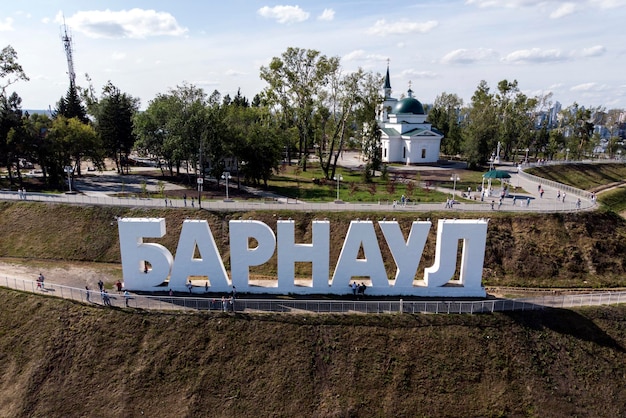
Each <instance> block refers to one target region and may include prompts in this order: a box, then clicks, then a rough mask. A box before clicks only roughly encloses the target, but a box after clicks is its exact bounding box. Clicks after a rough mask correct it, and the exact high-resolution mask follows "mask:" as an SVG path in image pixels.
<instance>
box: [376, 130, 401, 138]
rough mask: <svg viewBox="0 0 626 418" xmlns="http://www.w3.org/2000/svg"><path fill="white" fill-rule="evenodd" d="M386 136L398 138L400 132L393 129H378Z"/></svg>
mask: <svg viewBox="0 0 626 418" xmlns="http://www.w3.org/2000/svg"><path fill="white" fill-rule="evenodd" d="M380 130H381V131H383V132H384V133H385V134H386V135H387V136H398V135H400V132H398V131H397V130H396V129H395V128H380Z"/></svg>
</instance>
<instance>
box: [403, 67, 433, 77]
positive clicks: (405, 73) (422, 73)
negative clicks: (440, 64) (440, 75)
mask: <svg viewBox="0 0 626 418" xmlns="http://www.w3.org/2000/svg"><path fill="white" fill-rule="evenodd" d="M400 76H401V77H404V78H436V77H437V73H434V72H432V71H416V70H413V69H409V70H404V71H402V72H401V73H400Z"/></svg>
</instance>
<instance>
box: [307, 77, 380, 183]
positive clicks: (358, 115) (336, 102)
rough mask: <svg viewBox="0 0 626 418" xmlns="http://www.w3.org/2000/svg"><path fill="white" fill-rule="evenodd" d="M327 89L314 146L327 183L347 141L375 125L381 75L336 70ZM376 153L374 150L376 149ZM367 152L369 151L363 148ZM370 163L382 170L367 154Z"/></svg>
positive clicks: (316, 116)
mask: <svg viewBox="0 0 626 418" xmlns="http://www.w3.org/2000/svg"><path fill="white" fill-rule="evenodd" d="M328 79H329V82H328V88H327V89H326V90H325V91H324V92H323V93H322V94H320V99H321V100H320V102H319V103H318V108H317V109H316V111H315V114H314V118H313V121H314V126H315V129H314V143H313V146H314V148H315V150H316V151H317V156H318V158H319V160H320V166H321V168H322V171H323V172H324V176H325V177H326V178H327V179H332V178H333V177H334V176H335V172H336V169H337V164H338V160H339V156H340V155H341V153H342V152H343V150H344V148H345V146H346V144H347V143H348V139H349V138H351V137H354V136H357V135H358V134H357V131H358V130H360V131H361V134H363V133H365V131H366V129H367V128H365V129H360V128H361V127H362V126H363V125H367V124H370V125H371V124H376V107H377V106H378V104H379V103H380V100H381V98H380V94H379V91H380V84H381V81H380V80H381V79H382V78H381V77H380V75H373V74H372V73H366V72H365V71H363V70H362V69H358V70H357V71H355V72H352V73H348V74H343V73H342V71H341V68H340V67H339V66H337V68H336V71H334V72H332V73H330V74H329V77H328ZM374 149H375V146H374ZM363 150H364V151H368V148H364V149H363ZM366 156H367V157H371V158H367V159H368V161H369V160H371V161H372V163H373V164H375V165H376V167H374V169H379V167H380V161H378V162H376V153H375V152H374V153H367V154H366Z"/></svg>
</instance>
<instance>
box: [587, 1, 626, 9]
mask: <svg viewBox="0 0 626 418" xmlns="http://www.w3.org/2000/svg"><path fill="white" fill-rule="evenodd" d="M589 3H590V4H591V6H593V7H599V8H601V9H617V8H619V7H624V6H626V0H589Z"/></svg>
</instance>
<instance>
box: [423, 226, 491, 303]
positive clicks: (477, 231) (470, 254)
mask: <svg viewBox="0 0 626 418" xmlns="http://www.w3.org/2000/svg"><path fill="white" fill-rule="evenodd" d="M487 223H488V221H487V220H483V219H481V220H475V219H474V220H468V219H440V220H439V223H438V225H437V247H436V251H435V262H434V264H433V265H432V266H431V267H427V268H426V269H424V282H425V283H426V286H427V287H428V288H433V287H439V286H444V285H445V284H446V283H448V281H449V280H450V279H452V276H453V275H454V272H455V270H456V255H457V248H458V244H459V240H461V239H462V240H463V252H462V254H461V268H460V274H459V284H460V285H462V286H463V288H464V289H465V290H464V291H466V292H467V291H471V290H473V291H475V290H477V289H481V288H482V283H481V281H482V273H483V263H484V261H485V245H486V243H487ZM451 293H452V292H451ZM470 293H475V292H470ZM455 296H456V295H455ZM458 296H463V295H458Z"/></svg>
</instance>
